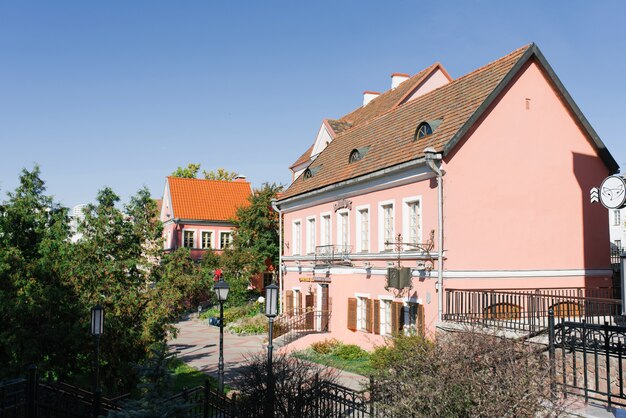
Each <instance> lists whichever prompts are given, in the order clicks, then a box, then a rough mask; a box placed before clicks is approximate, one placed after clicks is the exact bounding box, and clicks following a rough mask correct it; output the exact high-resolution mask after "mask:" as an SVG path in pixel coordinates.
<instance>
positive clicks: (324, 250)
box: [315, 245, 352, 266]
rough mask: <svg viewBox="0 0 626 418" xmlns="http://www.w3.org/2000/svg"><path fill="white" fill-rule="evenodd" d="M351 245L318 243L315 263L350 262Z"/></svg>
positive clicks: (322, 264) (320, 264)
mask: <svg viewBox="0 0 626 418" xmlns="http://www.w3.org/2000/svg"><path fill="white" fill-rule="evenodd" d="M350 254H352V246H350V245H318V246H317V247H315V265H316V266H324V265H330V264H350Z"/></svg>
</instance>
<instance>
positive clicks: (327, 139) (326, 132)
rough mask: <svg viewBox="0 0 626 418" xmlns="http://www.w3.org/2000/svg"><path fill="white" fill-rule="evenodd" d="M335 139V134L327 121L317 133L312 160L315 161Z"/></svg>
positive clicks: (324, 121) (323, 122)
mask: <svg viewBox="0 0 626 418" xmlns="http://www.w3.org/2000/svg"><path fill="white" fill-rule="evenodd" d="M333 139H335V133H334V132H333V130H332V129H331V128H330V126H329V125H328V122H326V119H324V120H323V121H322V126H320V129H319V131H317V137H316V138H315V143H314V144H313V149H312V150H311V160H314V159H315V157H317V155H318V154H319V153H320V152H322V151H324V148H326V146H327V145H328V144H330V143H331V142H332V141H333Z"/></svg>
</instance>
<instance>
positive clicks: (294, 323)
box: [274, 309, 330, 345]
mask: <svg viewBox="0 0 626 418" xmlns="http://www.w3.org/2000/svg"><path fill="white" fill-rule="evenodd" d="M329 324H330V311H307V310H303V309H298V310H297V311H296V312H295V314H294V315H293V316H289V315H283V316H279V317H277V318H276V319H275V320H274V338H276V339H278V338H279V337H282V338H281V339H280V340H279V341H280V343H281V344H282V345H287V344H289V343H291V342H293V341H295V340H297V339H298V338H301V337H304V336H305V335H307V334H312V333H316V332H328V327H329Z"/></svg>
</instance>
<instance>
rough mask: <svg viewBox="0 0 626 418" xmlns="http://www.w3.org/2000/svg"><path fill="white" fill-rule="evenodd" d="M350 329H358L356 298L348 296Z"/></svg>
mask: <svg viewBox="0 0 626 418" xmlns="http://www.w3.org/2000/svg"><path fill="white" fill-rule="evenodd" d="M348 329H349V330H350V331H356V298H348Z"/></svg>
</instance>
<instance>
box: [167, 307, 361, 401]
mask: <svg viewBox="0 0 626 418" xmlns="http://www.w3.org/2000/svg"><path fill="white" fill-rule="evenodd" d="M176 328H178V336H177V337H176V338H174V339H172V340H170V341H169V342H168V345H169V346H170V348H171V350H172V351H176V352H178V358H180V359H181V360H182V361H184V362H185V363H187V364H188V365H190V366H191V367H194V368H196V369H198V370H200V371H202V372H204V373H207V374H209V375H211V376H214V377H217V371H218V370H217V366H218V360H219V341H220V340H219V338H220V330H219V328H218V327H214V326H210V325H208V324H207V323H206V321H204V320H200V319H197V318H196V317H195V315H194V316H192V317H191V318H187V319H184V320H182V321H180V322H178V323H177V324H176ZM266 339H267V338H266V336H265V335H248V336H239V335H233V334H229V333H228V332H224V383H225V384H226V385H232V384H233V380H234V378H235V376H237V374H238V373H239V371H240V370H241V368H242V367H244V366H245V364H246V359H247V358H249V357H250V356H252V355H254V354H257V353H261V354H264V355H267V354H266V353H267V348H266V345H265V341H266ZM275 350H276V349H275ZM275 352H276V351H275ZM338 373H339V374H338V379H337V380H338V383H339V384H341V385H344V386H347V387H349V388H351V389H355V390H359V389H361V387H362V384H364V383H366V381H367V379H366V378H365V377H363V376H360V375H357V374H354V373H349V372H345V371H338Z"/></svg>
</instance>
